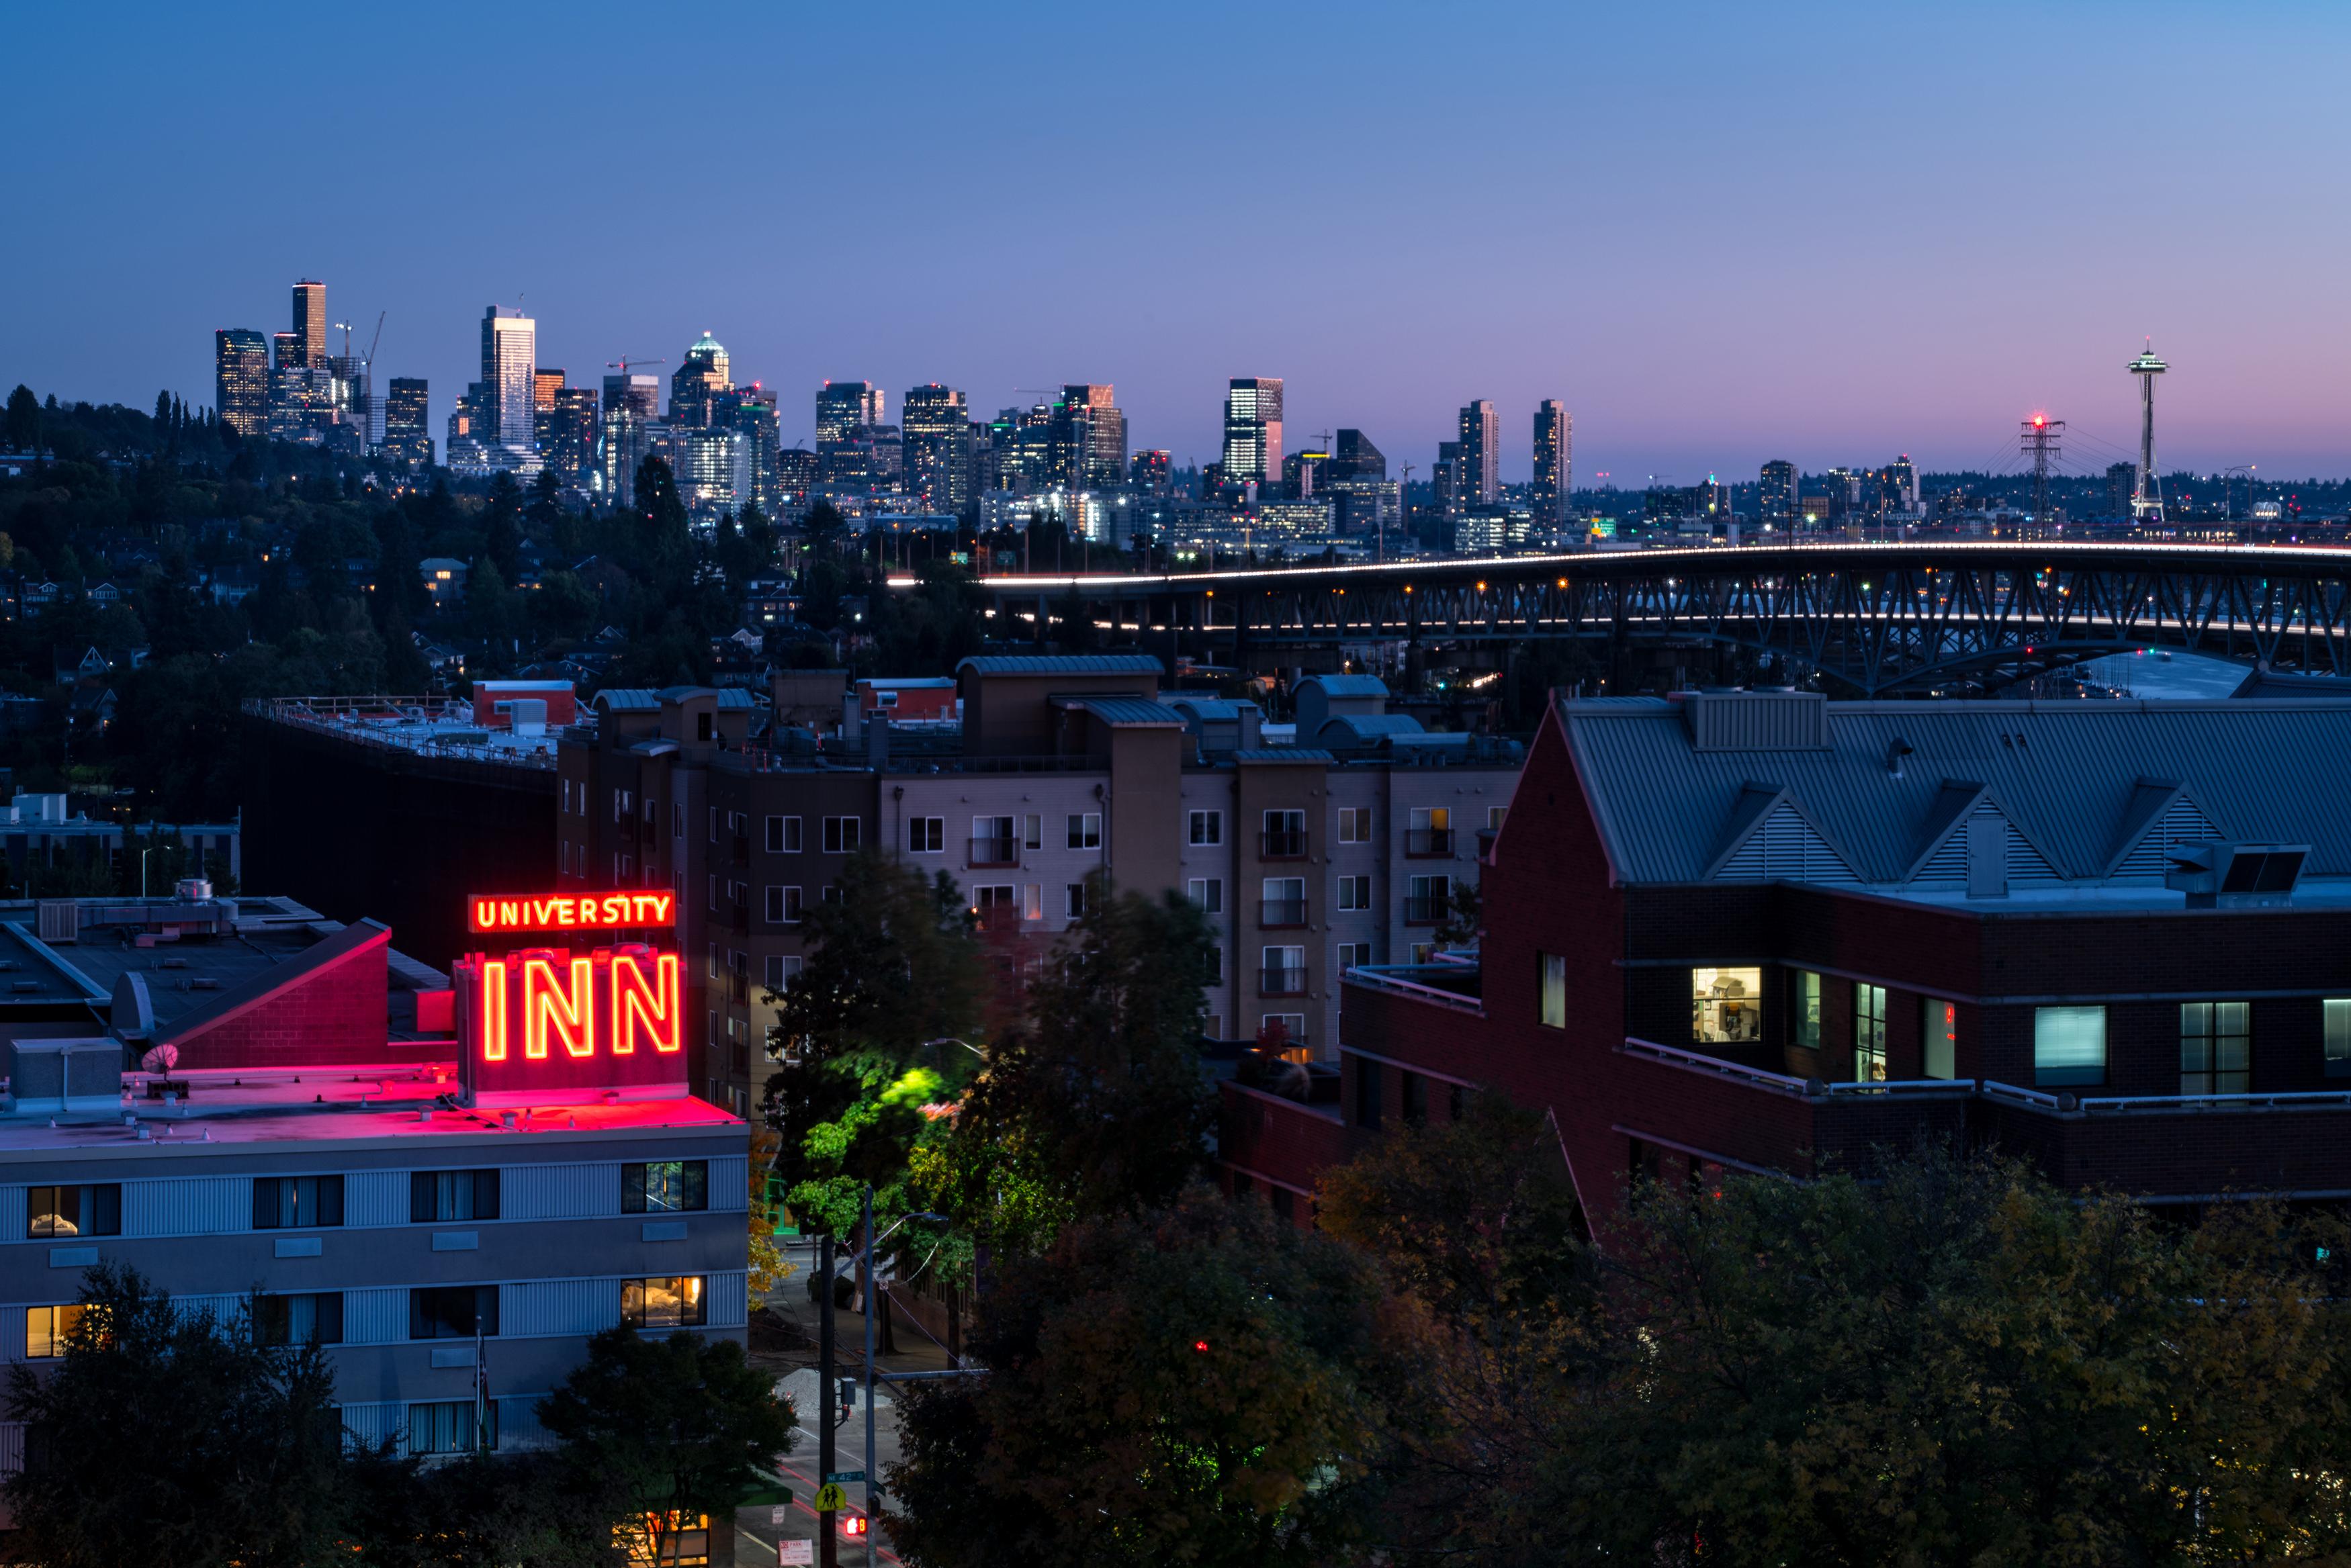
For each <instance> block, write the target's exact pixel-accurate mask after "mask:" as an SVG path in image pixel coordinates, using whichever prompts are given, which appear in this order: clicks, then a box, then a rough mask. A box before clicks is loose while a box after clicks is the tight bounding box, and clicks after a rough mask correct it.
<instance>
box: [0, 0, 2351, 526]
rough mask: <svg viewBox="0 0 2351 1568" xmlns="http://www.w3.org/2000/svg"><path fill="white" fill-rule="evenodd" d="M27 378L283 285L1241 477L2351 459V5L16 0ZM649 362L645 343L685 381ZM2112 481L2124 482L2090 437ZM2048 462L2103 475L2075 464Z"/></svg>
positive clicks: (164, 359) (2321, 467)
mask: <svg viewBox="0 0 2351 1568" xmlns="http://www.w3.org/2000/svg"><path fill="white" fill-rule="evenodd" d="M9 34H10V38H11V53H12V54H13V55H14V56H15V63H16V69H14V70H12V71H11V72H10V73H9V78H10V79H9V87H8V91H7V92H6V93H5V95H0V130H5V143H4V144H5V145H7V146H9V147H11V148H14V149H16V150H17V151H18V153H19V156H18V157H17V158H16V159H13V160H11V171H10V174H9V177H8V181H7V183H8V186H9V188H10V189H9V195H8V200H7V207H8V210H9V213H10V216H11V221H10V223H9V224H8V228H9V230H10V234H9V236H8V242H7V243H6V244H0V302H5V303H0V384H5V385H7V386H13V385H15V384H16V382H17V381H20V380H22V381H26V382H28V383H30V384H31V385H32V386H33V387H34V389H36V390H37V391H40V392H42V393H44V394H46V393H48V392H51V391H55V392H57V394H58V395H60V396H62V397H66V398H68V399H72V398H80V399H89V400H123V401H128V402H133V403H140V404H144V403H149V402H152V400H153V399H154V395H155V391H156V389H157V388H158V387H169V388H171V389H174V390H176V391H178V392H180V393H181V394H182V395H183V397H185V398H186V399H188V400H190V401H191V402H202V403H207V404H208V403H210V402H211V401H212V400H213V383H212V358H211V355H212V330H213V328H214V327H256V328H259V329H260V330H262V331H265V332H268V331H277V330H282V329H284V328H285V327H286V326H287V308H288V306H287V285H288V284H290V283H291V282H292V281H293V279H294V278H296V277H297V276H299V275H310V276H315V277H320V278H323V279H325V280H326V281H327V283H328V286H329V296H328V302H329V314H330V315H331V316H332V317H335V318H337V319H342V320H350V321H353V322H356V323H360V324H361V325H362V332H361V337H362V340H364V337H365V336H366V334H367V333H368V332H371V331H372V330H373V328H374V324H375V320H376V316H377V313H378V312H379V311H385V312H388V313H389V318H388V320H387V321H386V324H385V326H384V329H383V342H382V348H381V352H380V354H379V357H378V360H377V374H378V376H379V378H386V377H390V376H395V375H418V374H422V375H424V376H426V377H428V378H430V379H431V381H432V387H433V411H434V435H435V437H436V439H438V437H439V436H440V435H441V433H442V432H441V431H440V429H439V425H440V421H441V418H442V416H444V414H445V413H446V412H447V410H448V408H449V405H450V403H451V401H452V400H454V398H455V395H456V393H457V392H459V391H461V390H462V389H463V386H464V383H465V381H466V380H467V379H472V378H473V377H474V376H475V375H476V374H478V370H477V365H478V327H477V325H476V324H477V322H478V320H479V318H480V317H481V314H482V309H483V307H484V306H486V305H487V304H489V303H490V302H492V301H493V300H496V301H499V302H502V303H512V302H513V301H514V300H515V299H516V298H517V296H521V298H522V303H523V305H524V307H525V308H526V309H527V310H528V312H529V314H531V315H532V316H534V317H537V318H538V324H539V326H538V331H539V362H540V363H541V364H542V365H547V366H557V365H559V366H562V367H564V368H565V369H567V370H568V371H569V372H570V375H571V378H572V379H573V380H574V381H575V382H587V383H589V384H593V383H594V382H595V379H596V378H598V377H600V376H601V374H602V372H603V369H604V362H605V361H607V360H611V359H615V358H620V357H621V356H622V354H623V353H626V354H630V355H643V356H647V357H666V358H668V359H669V360H670V361H671V362H672V365H674V362H675V361H676V359H677V358H678V355H679V352H680V350H682V349H683V348H684V346H685V345H686V344H687V343H688V342H690V341H692V340H693V338H694V337H695V336H696V335H697V334H698V333H700V332H701V331H702V330H703V329H704V328H705V327H707V328H709V329H711V330H713V331H714V332H716V335H717V336H718V337H719V339H720V341H722V342H724V343H725V344H726V346H727V348H728V349H729V350H730V352H731V354H732V356H733V363H734V369H735V375H736V377H737V379H741V380H747V379H759V380H762V381H765V382H767V383H768V384H771V385H776V386H778V387H781V388H783V389H785V396H784V399H783V421H784V439H785V441H786V442H787V443H788V444H789V442H791V441H794V440H796V439H806V438H807V437H808V435H809V432H810V426H811V423H812V417H811V401H812V397H811V394H812V392H813V389H814V388H815V386H816V385H817V383H818V382H820V380H822V379H825V378H827V377H831V378H835V379H870V380H873V381H876V382H878V383H880V384H881V385H882V386H883V388H884V389H887V391H888V393H889V410H890V413H891V416H892V417H893V419H894V418H895V417H896V414H897V410H898V405H899V398H900V395H901V393H902V392H903V391H904V389H905V388H906V387H907V386H909V385H911V384H914V383H916V382H922V381H930V380H941V381H946V382H948V383H950V384H952V385H956V386H960V387H963V388H965V389H967V390H968V392H969V393H970V397H971V406H972V409H973V410H974V412H975V413H979V414H986V413H989V412H993V411H994V410H996V409H998V408H999V407H1002V406H1004V405H1007V404H1010V403H1013V402H1015V401H1022V400H1026V399H1024V398H1022V397H1021V396H1020V394H1019V393H1017V392H1016V390H1015V389H1016V388H1040V387H1050V386H1054V385H1057V384H1059V383H1061V382H1062V381H1078V380H1096V381H1103V380H1106V381H1110V382H1112V383H1113V384H1114V385H1115V386H1116V387H1117V389H1118V400H1119V402H1120V404H1121V405H1122V406H1123V408H1124V409H1125V410H1127V416H1128V428H1129V431H1130V439H1131V441H1132V442H1133V444H1134V446H1136V447H1152V446H1164V447H1167V448H1169V449H1171V450H1172V451H1173V452H1175V456H1176V459H1177V461H1178V462H1184V461H1186V460H1201V461H1205V460H1207V459H1211V458H1213V457H1215V456H1216V455H1217V441H1218V439H1219V433H1218V432H1219V429H1220V426H1219V423H1218V421H1219V407H1220V400H1221V397H1222V392H1223V387H1224V383H1225V380H1226V379H1227V378H1228V377H1230V376H1235V375H1274V376H1281V377H1283V378H1285V379H1287V382H1288V396H1289V415H1290V418H1289V429H1290V438H1289V442H1288V444H1289V445H1290V447H1291V448H1293V449H1295V448H1296V447H1298V446H1300V445H1301V444H1306V443H1307V442H1309V441H1311V432H1314V431H1322V430H1323V429H1326V428H1333V427H1337V426H1340V425H1355V426H1359V427H1361V428H1362V429H1364V431H1366V432H1367V433H1368V434H1369V435H1370V436H1371V438H1372V439H1373V440H1374V441H1376V442H1377V443H1378V444H1379V445H1380V446H1381V447H1382V449H1383V450H1384V451H1385V452H1386V453H1387V455H1388V458H1389V460H1390V463H1391V465H1392V471H1393V466H1394V465H1395V464H1397V463H1400V462H1411V463H1413V465H1414V468H1415V472H1416V474H1426V472H1427V468H1428V464H1429V462H1430V461H1431V459H1432V458H1433V456H1434V453H1435V447H1436V443H1437V441H1439V440H1441V439H1445V438H1447V436H1449V434H1450V432H1451V426H1452V423H1453V419H1454V410H1455V409H1457V408H1458V406H1459V405H1460V404H1461V403H1462V402H1464V401H1466V400H1469V399H1471V398H1476V397H1486V398H1490V399H1492V400H1494V401H1495V402H1496V403H1497V404H1498V405H1499V409H1500V410H1501V415H1502V433H1503V470H1504V475H1505V477H1506V478H1514V479H1515V478H1522V477H1524V475H1525V473H1526V472H1527V469H1528V464H1529V461H1530V459H1529V444H1530V441H1529V421H1530V420H1531V415H1532V410H1533V406H1534V404H1535V402H1536V401H1537V400H1539V399H1541V398H1545V397H1559V398H1562V399H1564V400H1566V401H1567V403H1568V406H1569V407H1570V409H1571V410H1573V413H1574V417H1575V458H1576V474H1577V479H1578V482H1579V483H1592V482H1593V480H1594V478H1595V476H1596V475H1597V474H1599V473H1601V472H1606V473H1609V474H1611V475H1613V476H1614V480H1615V481H1616V482H1618V483H1627V484H1635V485H1637V484H1640V483H1645V482H1646V479H1647V478H1648V476H1650V475H1652V474H1655V475H1657V476H1660V477H1668V478H1672V479H1675V480H1677V481H1680V482H1683V483H1687V482H1689V481H1692V480H1695V479H1697V478H1699V477H1701V476H1703V475H1704V474H1705V473H1706V472H1708V471H1716V472H1721V473H1723V474H1725V475H1726V476H1732V475H1736V476H1738V477H1740V478H1751V477H1752V476H1753V474H1754V472H1755V469H1756V466H1757V465H1758V464H1759V463H1760V462H1762V461H1763V460H1765V459H1767V458H1772V457H1790V458H1793V459H1795V460H1796V461H1797V462H1800V463H1802V465H1804V466H1805V467H1806V468H1808V469H1817V468H1823V467H1826V466H1829V465H1831V464H1834V463H1840V462H1844V463H1877V462H1885V461H1886V460H1887V459H1889V458H1891V457H1892V456H1893V455H1894V454H1895V453H1896V452H1906V451H1907V452H1909V453H1911V454H1912V455H1913V457H1914V458H1916V459H1917V462H1919V464H1920V466H1921V467H1923V468H1931V469H1942V468H1952V467H1963V466H1983V465H1985V464H1986V463H1987V462H2001V461H2003V460H2005V459H2006V458H2007V455H2008V454H2009V453H2010V452H2011V451H2012V450H2013V446H2014V432H2015V428H2016V421H2018V420H2019V419H2020V418H2022V417H2024V416H2027V415H2029V414H2031V413H2032V411H2033V410H2036V409H2046V410H2048V411H2049V412H2050V413H2051V414H2052V415H2053V416H2056V417H2061V418H2064V419H2067V420H2069V421H2072V422H2073V424H2074V428H2075V429H2076V430H2077V431H2082V432H2084V433H2085V435H2086V436H2088V437H2091V438H2095V440H2096V441H2099V442H2102V443H2104V444H2103V445H2100V446H2096V447H2095V448H2094V447H2093V446H2092V445H2091V444H2090V443H2089V442H2088V441H2085V442H2083V443H2081V444H2079V445H2078V446H2077V447H2076V448H2075V449H2074V450H2075V451H2076V452H2078V453H2079V454H2080V458H2081V460H2082V461H2081V464H2080V466H2085V467H2100V468H2102V467H2103V466H2104V463H2105V460H2106V457H2107V455H2108V452H2109V449H2115V448H2122V447H2128V446H2134V445H2135V443H2136V440H2137V428H2136V423H2137V409H2136V402H2135V400H2136V389H2135V383H2133V382H2132V381H2131V380H2130V379H2128V378H2127V377H2126V376H2125V374H2124V373H2123V369H2122V366H2123V364H2124V362H2125V361H2126V359H2128V358H2130V357H2131V356H2132V355H2134V354H2136V353H2137V351H2138V348H2139V345H2140V339H2141V337H2143V336H2145V335H2149V334H2151V335H2152V336H2153V337H2154V339H2155V347H2156V349H2157V351H2158V353H2160V354H2162V355H2164V356H2165V357H2166V358H2168V359H2169V360H2170V361H2171V364H2172V366H2173V369H2172V371H2171V373H2170V375H2169V376H2168V378H2167V379H2166V380H2165V381H2164V383H2163V384H2162V385H2161V387H2160V388H2159V389H2158V410H2159V419H2158V441H2159V450H2160V454H2161V456H2162V458H2163V459H2164V462H2165V464H2166V466H2167V467H2169V466H2173V465H2175V464H2176V465H2184V466H2192V467H2195V468H2198V469H2208V468H2216V467H2220V466H2223V465H2227V464H2231V463H2240V462H2258V463H2259V464H2260V465H2261V468H2262V472H2263V473H2264V474H2265V475H2274V476H2276V477H2280V478H2285V477H2301V476H2304V475H2306V474H2310V473H2314V472H2315V473H2325V474H2329V475H2340V474H2344V473H2346V472H2351V419H2346V408H2345V400H2346V399H2345V391H2344V379H2343V377H2342V375H2341V373H2340V370H2339V369H2335V370H2333V371H2330V370H2329V369H2327V367H2328V366H2330V365H2333V366H2336V367H2340V365H2341V364H2342V363H2343V362H2344V361H2345V359H2346V356H2347V355H2351V342H2347V341H2346V320H2351V317H2346V309H2345V305H2346V292H2351V265H2346V255H2351V202H2346V190H2345V168H2346V164H2345V154H2346V131H2345V129H2344V124H2345V122H2344V119H2343V114H2342V104H2343V99H2342V78H2343V71H2344V67H2345V64H2346V59H2351V7H2346V6H2344V5H2339V4H2335V3H2331V0H2311V3H2305V4H2287V3H2283V0H2278V3H2261V0H2231V3H2228V4H2222V3H2220V0H2208V3H2206V4H2199V5H2188V4H2177V3H2166V0H2132V3H2128V4H2124V3H2111V4H2109V3H2105V0H2078V3H2071V4H2066V5H2056V6H2052V5H1978V4H1959V3H1951V0H1944V3H1938V4H1886V3H1885V0H1876V3H1871V4H1855V5H1828V4H1814V5H1754V4H1751V3H1749V4H1737V5H1687V4H1674V3H1670V0H1652V3H1649V4H1645V5H1615V4H1612V5H1592V4H1583V3H1580V0H1579V3H1568V0H1551V3H1544V4H1521V5H1499V4H1474V3H1468V4H1451V3H1448V4H1445V5H1384V4H1376V3H1370V0H1357V3H1353V4H1336V3H1333V4H1317V5H1305V4H1298V5H1281V4H1267V3H1261V4H1255V5H1251V4H1247V3H1237V4H1229V5H1228V4H1201V5H1183V6H1176V5H1151V4H1145V3H1141V0H1137V3H1132V4H1101V3H1099V0H1097V3H1095V4H1091V5H1074V4H1060V3H1055V0H1040V3H1037V4H1016V5H975V4H969V3H965V4H931V3H927V0H893V3H891V4H888V5H855V4H852V5H824V4H816V3H809V4H789V5H787V4H758V5H748V4H746V5H737V4H726V3H722V0H710V3H707V4H703V5H692V6H675V7H672V6H666V5H643V4H639V5H630V6H617V5H597V4H580V5H542V6H531V7H525V6H521V5H486V6H465V7H460V6H455V5H431V4H425V5H401V6H395V7H391V8H386V7H384V6H381V5H348V6H342V5H338V6H322V5H315V4H314V5H301V6H294V5H238V6H235V7H233V8H228V9H224V8H218V7H196V6H188V5H169V6H166V5H154V4H131V5H118V6H97V5H68V6H39V7H24V8H19V9H17V10H16V13H15V14H14V15H13V16H11V19H10V23H9ZM670 368H671V366H662V367H658V368H657V369H658V371H659V373H661V374H663V375H664V376H666V375H667V373H668V370H669V369H670ZM2093 460H2095V461H2093ZM2068 466H2069V467H2071V466H2074V464H2071V463H2069V464H2068Z"/></svg>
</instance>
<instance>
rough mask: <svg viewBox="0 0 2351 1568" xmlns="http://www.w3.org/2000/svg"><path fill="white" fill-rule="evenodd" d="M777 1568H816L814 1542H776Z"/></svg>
mask: <svg viewBox="0 0 2351 1568" xmlns="http://www.w3.org/2000/svg"><path fill="white" fill-rule="evenodd" d="M776 1563H777V1564H778V1568H816V1542H813V1541H778V1542H776Z"/></svg>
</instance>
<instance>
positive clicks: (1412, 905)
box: [1404, 894, 1453, 926]
mask: <svg viewBox="0 0 2351 1568" xmlns="http://www.w3.org/2000/svg"><path fill="white" fill-rule="evenodd" d="M1452 907H1453V898H1452V896H1451V895H1450V894H1447V895H1446V896H1444V897H1441V898H1440V897H1437V896H1436V895H1434V894H1425V895H1422V896H1421V897H1418V898H1406V899H1405V901H1404V923H1405V925H1407V926H1437V925H1442V924H1444V923H1445V916H1446V912H1447V910H1449V909H1451V908H1452Z"/></svg>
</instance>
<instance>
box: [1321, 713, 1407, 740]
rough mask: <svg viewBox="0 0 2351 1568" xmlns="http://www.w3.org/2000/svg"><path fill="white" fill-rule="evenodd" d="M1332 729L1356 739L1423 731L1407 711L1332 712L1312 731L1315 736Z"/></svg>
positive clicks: (1325, 733) (1371, 738)
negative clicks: (1348, 733)
mask: <svg viewBox="0 0 2351 1568" xmlns="http://www.w3.org/2000/svg"><path fill="white" fill-rule="evenodd" d="M1333 730H1345V731H1348V732H1351V733H1353V735H1354V736H1355V737H1356V739H1358V740H1367V741H1368V740H1376V739H1378V738H1380V737H1381V736H1383V735H1419V734H1423V733H1425V732H1424V731H1423V730H1422V729H1421V727H1420V721H1419V720H1417V719H1416V718H1414V717H1413V716H1412V715H1411V714H1409V713H1334V714H1332V716H1331V717H1330V718H1328V719H1325V720H1323V721H1322V728H1321V729H1319V730H1317V731H1315V732H1314V733H1315V735H1316V737H1317V738H1320V737H1322V736H1323V735H1327V734H1329V733H1330V732H1332V731H1333Z"/></svg>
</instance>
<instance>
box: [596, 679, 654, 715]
mask: <svg viewBox="0 0 2351 1568" xmlns="http://www.w3.org/2000/svg"><path fill="white" fill-rule="evenodd" d="M596 706H597V707H599V708H601V709H603V710H604V711H606V712H608V713H621V712H630V713H640V712H642V713H650V712H653V711H655V710H656V709H658V708H659V707H660V706H661V693H660V692H658V691H649V690H647V689H646V688H644V687H642V686H607V687H605V688H604V690H602V691H599V692H597V693H596Z"/></svg>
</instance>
